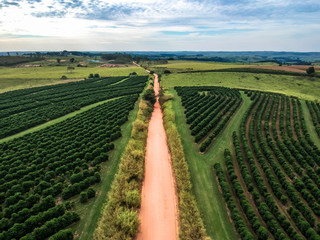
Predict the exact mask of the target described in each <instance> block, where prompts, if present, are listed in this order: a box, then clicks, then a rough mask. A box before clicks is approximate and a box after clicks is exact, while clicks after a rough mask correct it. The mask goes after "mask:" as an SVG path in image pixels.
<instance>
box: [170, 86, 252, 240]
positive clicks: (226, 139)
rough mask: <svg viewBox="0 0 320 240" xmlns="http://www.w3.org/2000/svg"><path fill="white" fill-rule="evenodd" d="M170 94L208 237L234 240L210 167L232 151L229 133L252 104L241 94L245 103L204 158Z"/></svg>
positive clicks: (230, 134)
mask: <svg viewBox="0 0 320 240" xmlns="http://www.w3.org/2000/svg"><path fill="white" fill-rule="evenodd" d="M169 92H170V93H171V94H172V95H173V96H174V100H173V104H172V106H173V110H174V112H175V117H176V125H177V128H178V131H179V134H180V136H181V140H182V144H183V147H184V152H185V157H186V160H187V162H188V165H189V171H190V174H191V182H192V185H193V191H194V194H195V197H196V200H197V203H198V207H199V209H200V212H201V215H202V217H203V219H204V223H205V226H206V230H207V234H208V235H209V236H210V237H211V238H212V239H236V235H235V233H234V230H233V228H232V225H231V224H230V221H229V219H228V215H227V212H226V211H225V203H224V201H223V199H222V197H221V195H220V193H219V191H218V187H217V183H216V181H215V177H214V174H213V165H214V163H217V162H220V163H222V162H223V161H224V157H223V152H224V149H225V148H226V147H231V145H232V132H233V131H235V130H237V129H238V128H239V126H240V122H241V119H242V117H243V115H244V113H245V111H246V109H247V108H248V107H249V105H250V103H251V101H250V99H249V98H248V97H246V96H245V95H244V94H242V97H243V99H244V101H243V103H242V105H241V106H240V109H239V110H238V111H237V112H236V114H235V116H234V117H233V118H231V120H230V122H229V123H228V124H227V126H226V128H225V130H224V132H223V134H220V136H219V137H218V138H217V139H216V140H215V142H214V144H213V146H211V147H210V148H209V150H208V151H207V152H206V153H205V154H200V153H199V148H198V145H197V144H196V143H194V140H193V137H192V136H191V133H190V130H189V127H188V126H187V124H186V119H185V115H184V108H183V107H182V105H181V102H180V97H179V96H178V95H177V93H176V91H175V90H173V89H172V88H171V89H170V90H169Z"/></svg>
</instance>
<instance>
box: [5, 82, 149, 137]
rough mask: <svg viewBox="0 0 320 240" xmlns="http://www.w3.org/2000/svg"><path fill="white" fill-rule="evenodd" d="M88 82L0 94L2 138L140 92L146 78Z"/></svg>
mask: <svg viewBox="0 0 320 240" xmlns="http://www.w3.org/2000/svg"><path fill="white" fill-rule="evenodd" d="M125 78H127V77H112V78H103V79H88V80H85V81H80V82H72V83H65V84H59V85H53V86H45V87H38V88H31V89H23V90H16V91H12V92H7V93H4V94H0V138H4V137H7V136H9V135H12V134H15V133H18V132H20V131H23V130H26V129H28V128H31V127H34V126H36V125H39V124H42V123H44V122H47V121H49V120H52V119H55V118H58V117H61V116H63V115H66V114H68V113H70V112H73V111H76V110H79V109H80V108H81V107H84V106H86V105H89V104H93V103H96V102H99V101H103V100H107V99H111V98H115V97H118V96H124V95H131V94H136V93H140V92H141V89H142V88H143V87H144V86H145V83H146V81H147V78H148V77H147V76H136V77H130V78H128V79H127V80H125V81H122V80H123V79H125Z"/></svg>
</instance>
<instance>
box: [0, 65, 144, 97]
mask: <svg viewBox="0 0 320 240" xmlns="http://www.w3.org/2000/svg"><path fill="white" fill-rule="evenodd" d="M132 72H136V73H137V74H138V75H147V72H146V71H144V69H142V68H140V67H121V68H98V67H75V70H72V71H68V70H67V66H51V67H50V66H46V67H28V68H15V67H0V93H1V92H6V91H11V90H16V89H21V88H30V87H36V86H42V85H47V84H55V83H61V82H63V81H68V80H74V79H78V80H82V79H84V78H86V77H88V76H89V74H91V73H93V74H96V73H98V74H100V76H102V77H108V76H114V77H115V76H126V75H129V74H130V73H132ZM62 76H66V77H67V78H68V79H67V80H61V77H62Z"/></svg>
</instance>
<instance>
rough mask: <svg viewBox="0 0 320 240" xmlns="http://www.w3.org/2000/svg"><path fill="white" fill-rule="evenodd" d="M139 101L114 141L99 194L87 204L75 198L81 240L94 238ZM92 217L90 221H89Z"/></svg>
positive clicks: (99, 185) (78, 234)
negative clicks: (118, 136)
mask: <svg viewBox="0 0 320 240" xmlns="http://www.w3.org/2000/svg"><path fill="white" fill-rule="evenodd" d="M139 102H140V99H139V101H138V102H137V103H136V105H135V107H134V110H132V111H131V112H130V114H129V120H128V121H127V122H126V123H125V124H124V125H123V126H122V127H121V133H122V137H121V138H120V139H117V140H116V141H114V145H115V149H114V150H112V152H110V153H109V161H107V162H106V163H104V164H103V165H102V169H101V175H102V176H103V178H102V181H101V183H99V184H98V185H97V186H95V190H96V192H97V196H96V197H95V198H93V199H92V200H90V201H88V203H86V204H81V203H79V199H80V196H77V197H75V198H74V199H73V200H74V201H75V202H77V205H76V208H77V212H78V213H79V215H80V217H81V219H80V221H79V222H77V223H76V224H75V225H73V226H72V230H73V231H74V234H75V235H76V236H78V238H77V239H79V240H87V239H92V237H93V233H94V230H95V229H96V227H97V223H98V219H99V217H100V215H101V212H102V207H103V206H104V204H105V202H106V200H107V194H108V192H109V190H110V188H111V183H112V182H113V179H114V176H115V174H116V173H117V170H118V166H119V162H120V158H121V156H122V153H123V151H124V149H125V147H126V146H127V144H128V141H129V138H130V135H131V130H132V123H133V121H134V120H135V119H136V118H137V113H138V110H139ZM88 219H90V221H88Z"/></svg>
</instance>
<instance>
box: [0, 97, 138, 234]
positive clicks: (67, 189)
mask: <svg viewBox="0 0 320 240" xmlns="http://www.w3.org/2000/svg"><path fill="white" fill-rule="evenodd" d="M137 97H138V95H137V94H135V95H130V96H124V97H121V98H118V99H116V100H110V101H108V102H106V103H104V104H101V105H99V106H97V107H95V108H92V109H90V110H88V111H86V112H83V113H81V114H78V115H76V116H75V117H73V118H70V119H68V120H66V121H63V122H61V123H58V124H55V125H52V126H50V127H48V128H45V129H43V130H40V131H38V132H34V133H31V134H27V135H25V136H23V137H21V138H17V139H15V140H13V141H10V142H6V143H3V144H1V145H0V218H1V220H0V239H24V240H26V239H45V238H48V237H50V236H51V235H53V234H55V233H56V232H58V231H60V230H61V229H63V228H65V227H66V226H68V225H70V224H71V223H72V222H74V221H77V220H78V219H79V216H78V215H77V214H76V213H73V212H70V211H69V210H70V209H71V210H72V206H70V204H69V203H68V202H65V200H67V199H70V198H71V197H73V196H75V195H78V194H80V193H81V194H82V196H84V195H86V196H85V197H86V198H90V197H93V196H94V195H95V193H94V191H93V190H92V189H91V188H89V187H90V186H92V185H94V184H96V183H99V182H100V180H101V177H100V173H99V171H100V168H101V167H100V163H102V162H104V161H107V160H108V155H107V152H108V151H110V150H111V149H113V147H114V145H113V143H112V141H114V140H115V139H117V138H119V137H120V136H121V131H120V126H121V125H122V124H123V123H124V122H126V121H127V119H128V114H129V111H130V110H132V108H133V106H134V103H135V102H136V100H137ZM88 188H89V189H88ZM87 189H88V190H87ZM57 203H58V204H57ZM61 203H64V204H61ZM62 235H63V234H62Z"/></svg>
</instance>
